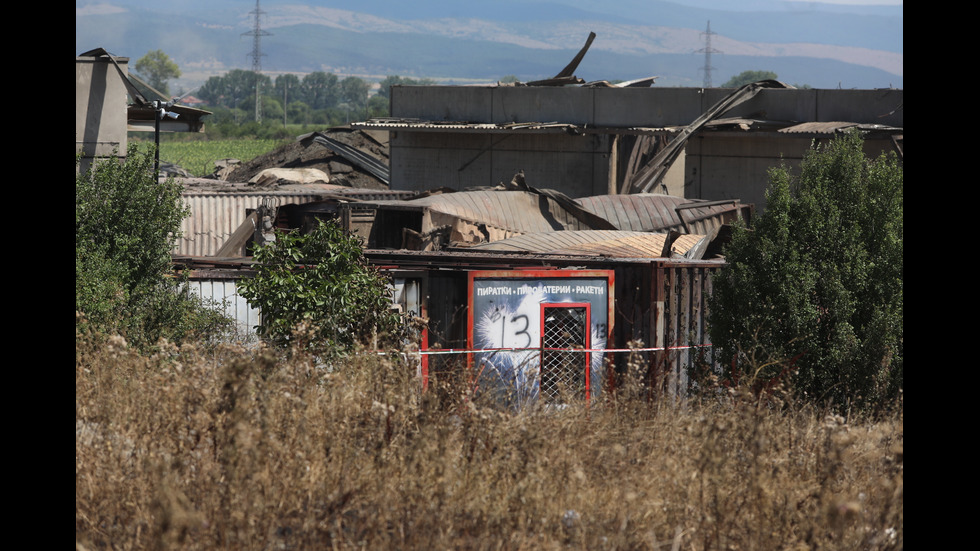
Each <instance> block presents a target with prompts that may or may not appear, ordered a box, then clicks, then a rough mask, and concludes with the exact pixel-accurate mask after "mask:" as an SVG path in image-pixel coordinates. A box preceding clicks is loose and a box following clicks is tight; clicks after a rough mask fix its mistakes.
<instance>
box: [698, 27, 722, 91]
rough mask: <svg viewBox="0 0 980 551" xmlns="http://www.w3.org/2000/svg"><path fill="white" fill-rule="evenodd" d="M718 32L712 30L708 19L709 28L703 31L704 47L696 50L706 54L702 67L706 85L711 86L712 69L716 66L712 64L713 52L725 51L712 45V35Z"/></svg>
mask: <svg viewBox="0 0 980 551" xmlns="http://www.w3.org/2000/svg"><path fill="white" fill-rule="evenodd" d="M715 34H718V33H713V32H711V21H710V20H709V21H708V30H706V31H704V32H703V33H701V35H702V36H704V48H701V49H700V50H698V51H696V52H694V53H696V54H704V67H702V68H701V70H702V71H704V87H705V88H711V87H712V86H711V70H712V69H714V67H712V66H711V54H721V53H724V52H722V51H721V50H716V49H714V48H712V47H711V36H712V35H715Z"/></svg>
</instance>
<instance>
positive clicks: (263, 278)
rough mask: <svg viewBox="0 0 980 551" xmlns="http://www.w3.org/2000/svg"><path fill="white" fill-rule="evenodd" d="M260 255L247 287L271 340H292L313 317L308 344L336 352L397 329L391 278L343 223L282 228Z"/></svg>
mask: <svg viewBox="0 0 980 551" xmlns="http://www.w3.org/2000/svg"><path fill="white" fill-rule="evenodd" d="M254 258H255V271H256V274H255V277H253V278H249V279H245V280H243V281H242V282H240V283H239V292H240V293H241V296H243V297H245V298H246V299H248V301H249V302H250V303H251V304H252V305H253V306H257V307H259V308H260V309H261V311H262V326H261V327H260V328H259V332H260V334H261V335H262V336H264V337H265V338H267V339H269V340H270V341H272V342H274V343H277V344H285V343H287V342H290V341H291V340H293V339H294V336H295V335H297V334H298V333H296V330H297V328H300V327H302V326H304V325H305V326H306V327H305V329H306V331H308V333H305V334H304V335H303V338H307V337H309V341H308V342H304V343H303V344H304V346H306V347H307V348H308V349H309V350H311V351H312V352H314V353H316V354H318V355H320V356H321V357H330V356H332V355H335V354H339V353H342V352H344V351H347V350H350V349H352V348H353V347H354V346H355V345H357V344H360V343H364V342H366V341H367V339H369V338H372V337H373V336H374V335H379V336H380V337H381V338H383V339H384V338H385V337H393V336H394V335H395V334H396V333H397V331H398V329H399V326H400V319H401V318H400V317H399V315H398V314H397V313H395V312H394V311H393V310H392V309H391V293H390V290H389V282H388V280H387V279H386V278H385V277H384V276H383V275H382V274H381V273H380V272H378V271H377V270H376V269H375V268H373V267H371V266H369V265H368V264H367V263H366V261H365V259H364V256H363V250H362V248H361V243H360V241H359V240H358V239H357V238H356V237H354V236H353V235H350V234H348V233H346V232H344V230H343V229H341V228H340V227H338V226H337V225H336V224H333V223H326V222H322V221H321V222H319V223H318V225H317V227H316V228H314V230H313V231H312V232H310V233H309V234H306V235H301V234H300V233H298V232H281V233H277V234H276V240H275V241H273V242H271V243H269V244H267V245H265V246H261V247H258V249H257V250H256V252H255V254H254Z"/></svg>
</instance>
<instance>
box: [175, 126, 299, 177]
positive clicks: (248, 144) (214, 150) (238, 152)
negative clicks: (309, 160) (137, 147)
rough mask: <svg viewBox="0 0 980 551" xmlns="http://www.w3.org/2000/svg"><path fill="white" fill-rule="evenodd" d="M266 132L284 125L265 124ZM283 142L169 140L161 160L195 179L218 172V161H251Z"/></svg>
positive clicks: (262, 140) (277, 140) (280, 128)
mask: <svg viewBox="0 0 980 551" xmlns="http://www.w3.org/2000/svg"><path fill="white" fill-rule="evenodd" d="M265 129H269V130H275V131H281V130H282V124H281V123H280V124H278V125H271V124H270V125H263V126H262V128H261V129H260V133H263V132H264V131H265ZM293 130H297V129H296V128H293ZM300 133H301V132H295V133H294V134H293V135H296V134H300ZM176 135H177V134H174V136H176ZM283 143H284V142H283V140H281V139H217V140H200V139H197V140H188V139H185V140H167V141H161V142H160V160H161V161H163V162H167V163H173V164H175V165H178V166H180V167H181V168H183V169H185V170H187V171H188V172H190V173H191V174H193V175H194V176H199V177H203V176H207V175H209V174H212V173H214V170H215V167H214V161H215V160H216V159H239V160H241V161H242V162H247V161H250V160H252V159H254V158H255V157H258V156H259V155H264V154H266V153H268V152H270V151H272V150H273V149H275V148H276V147H278V146H280V145H282V144H283Z"/></svg>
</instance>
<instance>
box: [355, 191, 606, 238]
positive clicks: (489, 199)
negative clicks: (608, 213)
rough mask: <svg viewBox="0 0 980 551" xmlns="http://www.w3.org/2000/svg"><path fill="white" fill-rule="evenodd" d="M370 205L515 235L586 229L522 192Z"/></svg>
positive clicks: (552, 203)
mask: <svg viewBox="0 0 980 551" xmlns="http://www.w3.org/2000/svg"><path fill="white" fill-rule="evenodd" d="M372 204H373V205H375V206H377V207H378V208H401V209H419V210H429V211H433V212H438V213H442V214H446V215H450V216H453V217H455V218H459V219H463V220H467V221H471V222H482V223H486V224H490V225H492V226H494V227H497V228H501V229H506V230H509V231H512V232H517V233H530V232H546V231H555V230H580V229H590V227H589V226H588V225H587V224H585V223H584V222H582V221H580V220H579V219H578V218H576V217H575V216H574V215H573V214H572V213H570V212H569V211H568V210H567V209H566V208H564V207H563V206H562V205H561V204H559V203H558V201H556V200H555V199H553V198H551V197H548V196H546V195H543V194H538V193H531V192H526V191H464V192H457V193H443V194H438V195H430V196H428V197H421V198H418V199H413V200H410V201H377V202H374V203H372Z"/></svg>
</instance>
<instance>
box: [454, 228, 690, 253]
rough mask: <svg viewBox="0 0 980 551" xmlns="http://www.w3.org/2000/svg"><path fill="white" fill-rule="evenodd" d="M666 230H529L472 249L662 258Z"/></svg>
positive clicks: (676, 245) (674, 246)
mask: <svg viewBox="0 0 980 551" xmlns="http://www.w3.org/2000/svg"><path fill="white" fill-rule="evenodd" d="M667 238H668V236H667V234H665V233H649V232H639V231H617V230H584V231H563V232H548V233H532V234H525V235H521V236H517V237H511V238H509V239H504V240H502V241H495V242H493V243H486V244H482V245H477V246H474V247H472V248H471V250H475V251H520V252H527V253H536V254H559V255H587V256H603V257H609V258H661V257H662V256H663V251H664V246H665V244H666V242H667ZM703 238H704V236H703V235H681V236H679V237H677V238H676V239H674V240H673V242H672V243H671V247H670V250H671V253H672V254H676V255H683V254H684V253H686V252H687V251H688V250H690V249H691V248H692V247H694V246H695V245H696V244H697V243H699V242H700V241H701V239H703Z"/></svg>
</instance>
